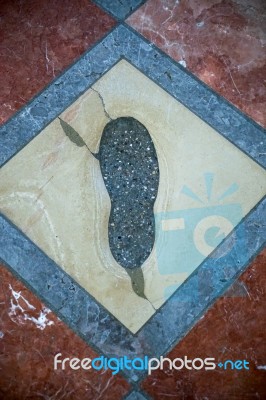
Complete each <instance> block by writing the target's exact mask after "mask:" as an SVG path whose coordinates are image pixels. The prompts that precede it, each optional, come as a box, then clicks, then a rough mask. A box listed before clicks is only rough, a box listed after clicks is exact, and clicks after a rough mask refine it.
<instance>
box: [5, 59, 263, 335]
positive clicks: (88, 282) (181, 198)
mask: <svg viewBox="0 0 266 400" xmlns="http://www.w3.org/2000/svg"><path fill="white" fill-rule="evenodd" d="M121 116H132V117H134V118H136V119H137V120H139V121H140V122H141V123H142V124H143V125H144V126H145V127H146V128H147V129H148V131H149V133H150V135H151V137H152V139H153V141H154V144H155V147H156V151H157V157H158V161H159V166H160V184H159V191H158V197H157V199H156V203H155V207H154V212H155V216H156V244H155V246H154V248H153V251H152V253H151V255H150V257H149V258H148V259H147V260H146V262H145V263H144V265H143V267H142V268H143V271H144V278H145V294H146V296H147V298H148V299H149V301H147V300H145V299H143V298H141V297H139V296H137V295H136V294H135V293H134V292H133V290H132V288H131V284H130V280H129V277H128V275H127V273H126V272H125V270H124V269H123V268H122V267H121V266H120V265H119V264H118V263H117V262H116V261H115V260H114V258H113V256H112V254H111V252H110V249H109V244H108V230H107V229H108V218H109V212H110V200H109V196H108V193H107V191H106V188H105V185H104V183H103V179H102V175H101V172H100V168H99V163H98V161H97V160H96V159H95V158H94V157H93V156H92V155H91V154H90V152H89V151H88V149H87V148H86V147H85V146H83V147H78V146H77V145H75V144H74V143H73V142H72V141H70V140H69V138H67V137H66V135H65V134H64V132H63V130H62V127H61V125H60V122H59V119H56V120H55V121H53V122H52V123H51V124H50V125H49V126H47V127H46V128H45V129H44V130H43V131H42V132H41V133H40V134H39V135H38V136H37V137H36V138H35V139H34V140H32V141H31V142H30V143H29V144H28V145H27V146H26V147H25V148H24V149H23V150H21V151H20V152H19V153H18V154H17V155H16V156H15V157H14V158H13V159H11V160H10V161H9V162H8V163H7V164H6V165H5V166H4V167H3V168H2V170H1V182H2V186H1V193H0V195H1V199H0V205H1V209H2V211H3V213H4V214H5V215H7V216H8V217H9V218H10V219H11V220H12V221H13V222H14V223H15V224H16V225H18V226H19V227H20V228H21V229H22V230H23V231H24V232H25V233H26V234H27V236H28V237H30V238H31V239H32V240H33V241H34V242H35V243H36V244H37V245H38V246H39V247H41V248H42V249H43V250H44V251H45V252H46V254H48V255H49V256H50V257H51V258H52V259H53V260H54V261H55V262H57V264H58V265H60V266H61V268H63V269H64V270H65V271H66V272H67V273H68V274H70V275H71V276H72V277H73V278H74V279H75V280H76V281H77V282H78V283H79V284H80V285H81V286H83V287H84V288H85V289H86V290H87V291H88V292H89V293H90V294H92V295H93V296H94V297H95V298H96V299H97V301H99V302H100V303H101V304H102V305H103V306H104V307H106V308H107V309H108V310H109V311H110V312H111V313H112V314H113V315H114V316H115V317H116V318H117V319H119V320H120V321H121V322H122V323H123V324H124V325H125V326H126V327H127V328H128V329H130V330H131V331H132V332H136V331H137V330H138V329H140V327H141V326H143V324H144V323H145V322H146V321H147V320H148V319H149V318H150V317H151V315H152V314H153V313H154V308H153V306H154V307H155V308H158V307H160V306H161V305H162V304H163V303H164V302H165V300H166V299H167V296H169V294H170V293H171V288H173V287H177V286H178V285H180V284H181V283H182V282H183V281H184V280H185V279H186V278H187V276H188V275H189V274H190V273H191V272H192V271H193V270H194V269H195V268H196V267H197V266H198V265H199V264H200V262H201V261H202V260H203V259H204V258H205V257H206V256H207V255H208V254H210V252H211V251H212V250H213V248H214V246H212V245H210V243H208V241H206V240H205V236H204V235H205V234H206V232H208V229H210V228H212V227H215V226H217V227H219V228H220V229H221V232H223V233H225V234H228V233H229V232H230V231H231V230H232V229H233V227H234V226H235V225H236V224H237V223H238V222H239V221H240V219H241V218H242V217H243V216H244V215H246V214H247V213H248V212H249V211H250V210H251V208H253V206H254V205H255V204H256V203H257V202H258V201H259V200H260V199H261V198H262V197H263V196H264V194H265V193H266V175H265V172H264V170H263V169H262V168H260V167H259V166H258V165H257V164H256V163H254V162H253V161H252V160H251V159H249V158H248V157H247V156H246V155H245V154H244V153H242V152H241V151H240V150H238V149H237V148H236V147H235V146H233V145H232V144H231V143H230V142H229V141H227V140H226V139H224V138H223V137H221V136H220V135H219V134H218V133H217V132H215V131H214V130H213V129H212V128H210V127H209V126H208V125H207V124H205V123H204V122H203V121H201V120H200V119H199V118H198V117H196V116H195V115H194V114H193V113H191V112H190V111H189V110H188V109H187V108H185V107H184V106H183V105H182V104H180V103H179V102H177V101H176V100H174V99H173V98H172V97H171V96H170V95H168V94H167V93H166V92H165V91H163V90H162V89H161V88H160V87H159V86H157V85H156V84H155V83H153V82H152V81H151V80H149V79H148V78H147V77H145V76H144V75H143V74H142V73H141V72H139V71H138V70H137V69H136V68H134V67H133V66H131V65H130V64H129V63H127V62H126V61H120V62H119V63H118V64H116V66H114V67H113V68H112V69H111V70H110V71H109V72H108V73H107V74H106V75H104V76H103V77H102V78H101V79H100V80H99V81H98V82H97V83H96V84H95V85H94V86H93V88H92V89H89V90H88V91H87V92H86V93H85V94H84V95H83V96H81V97H80V98H79V99H78V100H77V101H76V102H75V103H73V104H72V105H71V106H70V107H69V108H68V109H67V110H66V111H65V112H63V113H62V115H61V116H60V118H61V119H63V120H64V121H66V122H68V123H69V124H70V125H71V126H72V127H73V128H74V129H75V130H76V131H77V132H78V133H79V134H80V136H81V137H82V138H83V140H84V142H85V143H86V145H87V146H88V147H89V148H90V150H91V151H93V152H97V151H98V147H99V142H100V138H101V134H102V131H103V128H104V126H105V125H106V124H107V122H108V121H109V119H110V118H112V119H115V118H118V117H121ZM206 183H207V189H209V195H208V190H207V189H206ZM228 188H231V189H230V191H229V192H228V193H230V192H231V195H228V196H225V197H224V198H222V195H223V193H224V192H225V191H226V190H227V189H228ZM211 189H212V190H211ZM189 190H192V192H193V193H194V195H193V194H192V193H191V192H190V191H189ZM196 196H197V197H196ZM193 197H194V198H193ZM197 198H198V200H197ZM190 215H192V216H193V217H191V218H192V220H193V223H191V226H190V227H189V229H187V224H188V223H190V222H189V221H190V217H189V216H190ZM193 218H194V219H193ZM195 218H196V220H195ZM195 221H196V222H197V223H196V222H195ZM193 224H194V225H193ZM192 228H193V229H192ZM191 230H192V231H193V232H192V231H191ZM190 231H191V232H192V233H191V232H190ZM177 234H178V235H182V240H183V241H184V243H185V245H184V246H182V248H179V247H178V243H177V242H176V240H175V238H178V237H180V236H176V235H177ZM182 243H183V242H182ZM217 244H218V241H217V243H216V245H217ZM195 248H196V249H197V257H195V258H193V257H192V259H191V260H190V261H189V262H188V263H187V265H186V260H188V258H189V254H190V252H191V251H192V249H193V251H195ZM180 260H181V261H182V260H183V261H184V262H182V265H181V263H180ZM152 305H153V306H152Z"/></svg>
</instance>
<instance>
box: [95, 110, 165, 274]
mask: <svg viewBox="0 0 266 400" xmlns="http://www.w3.org/2000/svg"><path fill="white" fill-rule="evenodd" d="M99 160H100V166H101V172H102V175H103V179H104V183H105V186H106V189H107V191H108V193H109V196H110V200H111V204H112V208H111V213H110V218H109V231H108V233H109V244H110V250H111V252H112V254H113V256H114V258H115V259H116V261H117V262H118V263H119V264H120V265H121V266H122V267H124V268H131V269H132V268H138V267H141V266H142V264H143V263H144V261H145V260H146V259H147V258H148V256H149V255H150V253H151V250H152V248H153V245H154V237H155V223H154V214H153V205H154V202H155V200H156V196H157V191H158V185H159V166H158V160H157V155H156V151H155V147H154V145H153V142H152V139H151V137H150V135H149V132H148V131H147V129H146V128H145V126H143V125H142V124H141V123H140V122H139V121H137V120H136V119H134V118H132V117H122V118H117V119H116V120H113V121H111V122H109V123H108V124H107V125H106V127H105V128H104V131H103V135H102V138H101V143H100V151H99Z"/></svg>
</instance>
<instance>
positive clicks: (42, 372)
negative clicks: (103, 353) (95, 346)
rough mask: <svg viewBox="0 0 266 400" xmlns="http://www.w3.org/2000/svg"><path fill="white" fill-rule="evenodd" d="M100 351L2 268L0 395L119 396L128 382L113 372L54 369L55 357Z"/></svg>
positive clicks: (7, 399) (18, 397) (55, 399)
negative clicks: (57, 355)
mask: <svg viewBox="0 0 266 400" xmlns="http://www.w3.org/2000/svg"><path fill="white" fill-rule="evenodd" d="M57 353H62V354H63V356H64V357H70V358H71V357H78V358H80V359H82V358H85V357H89V358H94V357H97V354H96V353H95V352H94V351H93V350H92V349H91V348H90V347H89V346H87V345H86V343H85V342H83V341H82V340H81V339H80V338H79V337H78V336H76V335H75V334H74V333H73V332H72V331H71V330H70V329H69V328H68V327H66V325H65V324H64V323H63V322H62V321H60V320H59V319H58V318H57V317H56V315H54V314H53V313H52V312H51V311H50V310H49V309H47V308H46V307H45V306H44V305H43V304H42V303H41V302H40V301H39V300H38V299H37V298H36V297H35V296H34V295H33V294H32V293H31V292H30V291H29V290H28V289H26V288H25V286H24V285H23V284H22V283H21V282H19V281H18V280H17V279H16V278H15V277H14V276H12V275H11V274H10V273H9V272H8V271H7V270H6V268H5V267H3V266H0V371H1V373H0V399H5V400H10V399H12V400H24V399H27V400H28V399H32V400H37V399H53V400H58V399H60V400H62V399H67V400H69V399H71V400H72V399H73V400H77V399H89V400H90V399H91V400H96V399H101V400H102V399H103V400H112V399H113V400H118V399H121V398H122V396H124V395H125V394H126V393H127V392H128V389H129V385H128V383H127V382H126V381H125V380H124V379H123V378H121V377H120V376H118V375H115V376H113V375H112V374H111V372H110V371H99V372H96V371H92V370H87V371H85V370H75V371H74V370H72V369H71V368H70V367H66V369H65V370H64V371H62V370H56V371H55V370H54V368H53V360H54V355H55V354H57Z"/></svg>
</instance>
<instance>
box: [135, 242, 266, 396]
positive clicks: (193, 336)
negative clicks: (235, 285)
mask: <svg viewBox="0 0 266 400" xmlns="http://www.w3.org/2000/svg"><path fill="white" fill-rule="evenodd" d="M265 268H266V249H265V250H264V251H263V252H262V253H261V254H260V255H259V256H258V257H257V258H256V260H255V261H254V262H253V264H252V265H251V266H250V267H249V268H248V269H247V270H246V271H245V272H244V273H243V275H242V276H241V278H240V279H239V283H240V284H242V286H243V287H244V288H245V290H246V296H240V297H230V295H229V296H224V297H222V298H220V299H219V300H218V301H217V302H216V303H215V304H214V306H213V307H211V308H210V309H209V311H208V312H207V313H206V314H205V316H204V318H203V319H201V320H200V322H199V323H198V324H197V325H196V326H195V327H194V328H193V329H192V330H191V331H190V332H189V333H188V334H187V336H186V337H185V338H184V339H183V340H182V341H181V342H180V343H179V344H177V346H176V347H175V348H174V349H173V350H172V351H171V352H170V353H169V354H168V356H167V357H169V358H170V359H174V358H177V357H181V358H182V357H184V356H185V355H187V356H188V357H189V358H196V357H201V358H203V359H204V358H205V357H215V359H216V360H217V361H218V360H219V361H220V360H221V361H225V360H227V359H233V360H238V359H246V360H247V361H249V362H250V370H249V371H237V370H234V371H230V370H226V371H224V370H219V369H217V370H213V371H204V370H199V371H195V370H194V371H188V370H181V371H169V370H168V369H166V368H165V370H164V371H160V372H158V371H156V372H154V373H153V374H152V375H151V376H150V377H148V378H147V379H146V380H145V381H144V383H143V388H144V389H145V390H146V391H147V392H148V393H149V394H150V395H151V396H153V398H154V399H158V400H169V399H178V400H179V399H180V400H181V399H182V400H183V399H201V400H203V399H210V400H216V399H217V400H228V399H230V400H251V399H261V400H264V399H266V385H265V382H266V379H265V378H266V371H265V370H263V369H259V368H258V367H261V366H264V367H265V366H266V345H265V336H266V329H265V310H266V296H265V292H266V269H265ZM229 293H230V291H229Z"/></svg>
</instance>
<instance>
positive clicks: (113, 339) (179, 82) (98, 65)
mask: <svg viewBox="0 0 266 400" xmlns="http://www.w3.org/2000/svg"><path fill="white" fill-rule="evenodd" d="M121 58H125V59H127V60H128V61H129V62H131V63H132V64H133V65H135V66H136V67H137V68H138V69H139V70H140V71H142V72H143V73H144V74H145V75H146V76H148V77H149V78H150V79H152V80H153V81H154V82H156V83H157V84H158V85H160V86H161V87H162V88H163V89H164V90H166V91H167V92H168V93H170V94H171V95H172V96H173V97H175V98H176V99H177V100H179V101H180V102H182V103H183V104H184V105H186V106H187V107H188V108H189V109H190V110H191V111H193V112H194V113H195V114H197V115H198V116H199V117H200V118H202V119H203V120H204V121H205V122H207V123H208V124H209V125H211V126H212V127H213V128H214V129H216V130H217V131H218V132H219V133H220V134H222V135H223V136H225V137H226V138H227V139H228V140H230V141H231V142H232V143H234V144H235V145H236V146H237V147H238V148H240V149H241V150H242V151H244V152H245V153H246V154H247V155H248V156H249V157H251V158H252V159H253V160H255V161H256V162H257V163H259V164H260V165H261V166H263V167H265V166H266V155H265V145H264V143H265V133H264V131H263V129H262V128H260V127H259V126H258V125H257V124H255V123H254V122H253V121H252V120H250V119H249V118H248V117H246V116H245V115H244V114H242V113H241V112H240V111H238V110H236V109H235V108H234V107H233V106H231V105H230V104H229V103H228V102H227V101H225V100H224V99H223V98H221V97H220V96H218V95H217V94H215V93H214V92H213V91H212V90H210V89H209V88H207V87H206V85H204V84H202V83H201V82H199V81H198V80H197V79H195V78H194V77H193V76H192V75H190V74H189V73H188V72H187V71H186V70H184V69H183V68H182V67H181V66H179V65H178V64H177V63H175V62H174V61H173V60H172V59H170V58H169V57H167V56H165V55H164V54H163V53H162V52H160V51H159V50H158V49H156V48H155V47H154V46H153V45H151V44H150V43H149V42H147V41H146V40H144V39H142V38H141V37H140V36H139V35H138V34H135V33H134V32H133V31H132V30H130V29H128V28H127V27H125V26H124V25H120V26H118V27H117V28H116V29H115V30H113V31H112V32H111V33H110V34H109V35H108V36H107V37H105V38H104V39H103V40H102V41H101V42H100V43H99V44H97V45H96V46H95V47H94V48H92V49H91V50H90V51H88V52H87V53H86V54H85V55H84V56H83V57H82V58H81V59H80V60H78V62H76V63H75V64H74V65H73V66H72V67H71V68H70V69H69V70H67V71H66V72H65V73H64V74H63V75H61V76H60V77H59V78H58V79H57V80H56V81H54V82H53V83H52V84H51V85H50V86H49V87H47V88H46V89H45V90H44V91H43V92H42V93H41V94H40V95H39V96H38V97H36V98H35V99H34V100H33V101H32V102H31V103H29V104H28V105H27V106H26V107H25V108H24V109H23V110H22V111H21V112H19V113H18V114H16V115H15V116H14V117H13V118H11V119H10V120H9V121H8V122H7V123H6V124H5V125H4V126H3V127H2V128H1V129H0V147H1V164H2V165H3V164H4V163H5V162H7V161H8V160H9V159H10V158H11V157H13V156H14V155H15V154H16V153H17V152H18V151H20V150H21V149H22V148H23V147H24V146H26V145H27V144H28V143H29V141H30V140H32V139H33V138H34V137H35V136H36V135H37V134H38V133H39V132H40V131H42V130H43V128H44V127H45V126H47V124H49V123H50V122H51V121H52V120H53V119H54V118H56V117H57V116H58V115H59V114H60V113H61V112H62V111H64V110H65V109H66V108H67V107H68V106H69V105H70V104H71V103H72V102H73V101H75V100H76V99H77V98H78V97H79V96H80V95H81V94H82V93H84V92H85V91H86V90H87V89H88V88H89V87H90V86H91V85H92V84H93V83H94V82H95V81H96V80H98V79H99V78H100V77H101V76H102V75H103V74H104V73H106V72H107V71H108V70H109V69H110V68H112V66H113V65H115V63H117V62H118V61H119V60H120V59H121ZM169 77H171V78H169ZM263 221H266V200H265V199H264V200H262V201H261V202H260V203H259V204H258V205H257V206H256V207H255V208H254V210H252V211H251V212H250V213H249V214H248V216H246V218H245V219H244V220H243V221H242V222H241V223H240V224H239V225H238V227H237V228H236V229H235V231H234V233H235V235H236V241H237V243H238V244H239V245H238V246H236V249H240V250H238V251H236V252H234V253H232V254H231V253H230V254H229V256H228V259H227V260H226V262H225V261H224V259H223V261H221V259H220V258H219V257H217V258H215V257H211V258H208V259H206V260H205V261H204V262H203V263H202V264H201V266H200V267H199V268H198V269H197V270H196V271H195V272H194V273H193V274H192V275H191V276H190V277H189V278H188V279H187V281H186V282H184V283H183V285H182V286H181V287H180V288H179V289H178V290H177V291H176V292H175V293H174V295H173V296H172V297H171V298H170V299H169V300H168V301H167V302H166V303H165V304H164V305H163V306H162V307H161V308H160V309H159V310H158V312H157V313H156V314H155V315H154V316H153V317H152V318H151V319H150V320H149V321H148V322H147V323H146V324H145V325H144V326H143V327H142V328H141V329H140V330H139V332H138V333H137V334H135V335H133V334H132V333H131V332H129V331H128V330H127V329H126V328H125V327H124V326H122V324H121V323H120V322H119V321H117V320H116V319H115V318H114V317H113V316H112V315H111V314H110V313H109V312H107V311H106V310H105V309H104V308H103V307H102V306H101V305H100V304H98V303H97V301H96V300H95V299H94V298H93V297H92V296H90V295H89V294H88V293H87V292H86V291H85V290H84V289H83V288H82V287H80V286H79V285H78V284H77V283H76V282H75V281H74V280H73V279H72V278H71V277H70V276H68V275H67V274H66V273H65V272H64V271H63V270H62V269H61V268H60V267H59V266H57V265H56V264H55V263H54V262H53V261H52V260H51V259H50V258H49V257H48V256H47V255H45V254H44V253H43V252H42V251H41V250H40V249H39V248H38V247H37V246H36V245H35V244H33V243H32V242H31V241H30V240H29V239H28V238H27V237H26V236H25V235H24V234H23V233H22V232H21V231H20V230H19V229H18V228H17V227H16V226H14V225H13V224H12V223H11V222H10V221H8V220H7V219H6V218H5V217H4V216H2V217H1V219H0V224H1V238H0V257H1V259H2V260H3V262H4V263H5V264H6V265H7V266H8V267H9V268H10V269H11V270H12V272H13V273H14V274H15V275H17V276H18V277H19V278H20V279H21V280H22V281H23V282H24V283H25V284H26V285H27V286H28V287H29V288H30V289H31V290H32V291H33V292H34V293H36V294H37V295H38V296H39V297H40V298H41V299H42V300H43V301H45V303H46V304H47V305H48V306H49V307H50V308H51V309H52V310H53V311H55V312H56V313H57V314H58V316H59V317H60V318H61V319H62V320H64V321H65V322H66V323H67V324H68V325H69V326H70V327H71V328H72V329H73V330H74V331H75V332H77V333H78V334H79V335H80V336H81V337H83V338H84V340H86V341H87V343H88V344H89V345H91V346H92V347H94V348H95V350H96V351H98V352H100V353H103V354H105V355H107V356H121V355H128V356H129V357H131V358H133V357H142V356H144V355H148V356H152V357H156V356H159V355H161V354H165V353H166V352H168V351H169V350H170V349H171V348H172V346H173V345H174V344H175V343H177V342H178V341H179V340H180V339H181V338H182V337H183V336H184V335H185V334H186V332H187V331H188V330H189V329H190V328H191V327H192V326H193V325H194V324H195V323H196V322H197V321H198V319H199V318H200V316H201V315H202V314H203V313H204V312H205V310H206V309H207V308H208V307H209V306H210V305H211V304H213V302H214V301H215V300H216V299H217V297H218V296H219V295H221V294H222V293H223V292H224V290H226V288H227V287H229V286H230V285H231V284H232V282H233V281H234V280H235V279H236V278H237V276H239V274H240V273H241V272H242V271H243V270H244V269H245V267H246V266H247V265H248V264H249V262H250V261H251V260H252V258H253V257H254V256H255V255H256V254H257V253H258V252H259V251H260V250H261V249H262V248H263V247H264V246H265V242H266V237H265V236H266V229H265V224H264V225H263ZM243 232H244V234H243ZM229 240H230V237H229V238H227V239H226V240H225V241H224V242H223V243H222V244H221V245H220V246H219V247H218V248H217V249H216V250H215V252H217V254H219V253H218V252H219V251H221V249H222V248H223V246H225V248H226V246H228V241H229ZM243 246H246V250H247V251H246V252H244V256H243V254H242V253H241V248H243ZM214 255H215V254H214ZM210 271H212V277H211V285H209V286H205V287H202V288H201V291H200V294H199V290H198V283H199V280H200V279H201V278H200V276H201V275H203V276H204V274H205V275H208V274H209V273H210ZM155 332H157V334H156V333H155ZM124 373H125V374H127V377H128V378H130V379H132V380H133V381H137V380H139V379H141V378H142V376H143V375H142V374H141V373H135V374H134V373H132V372H130V371H125V372H124Z"/></svg>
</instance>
